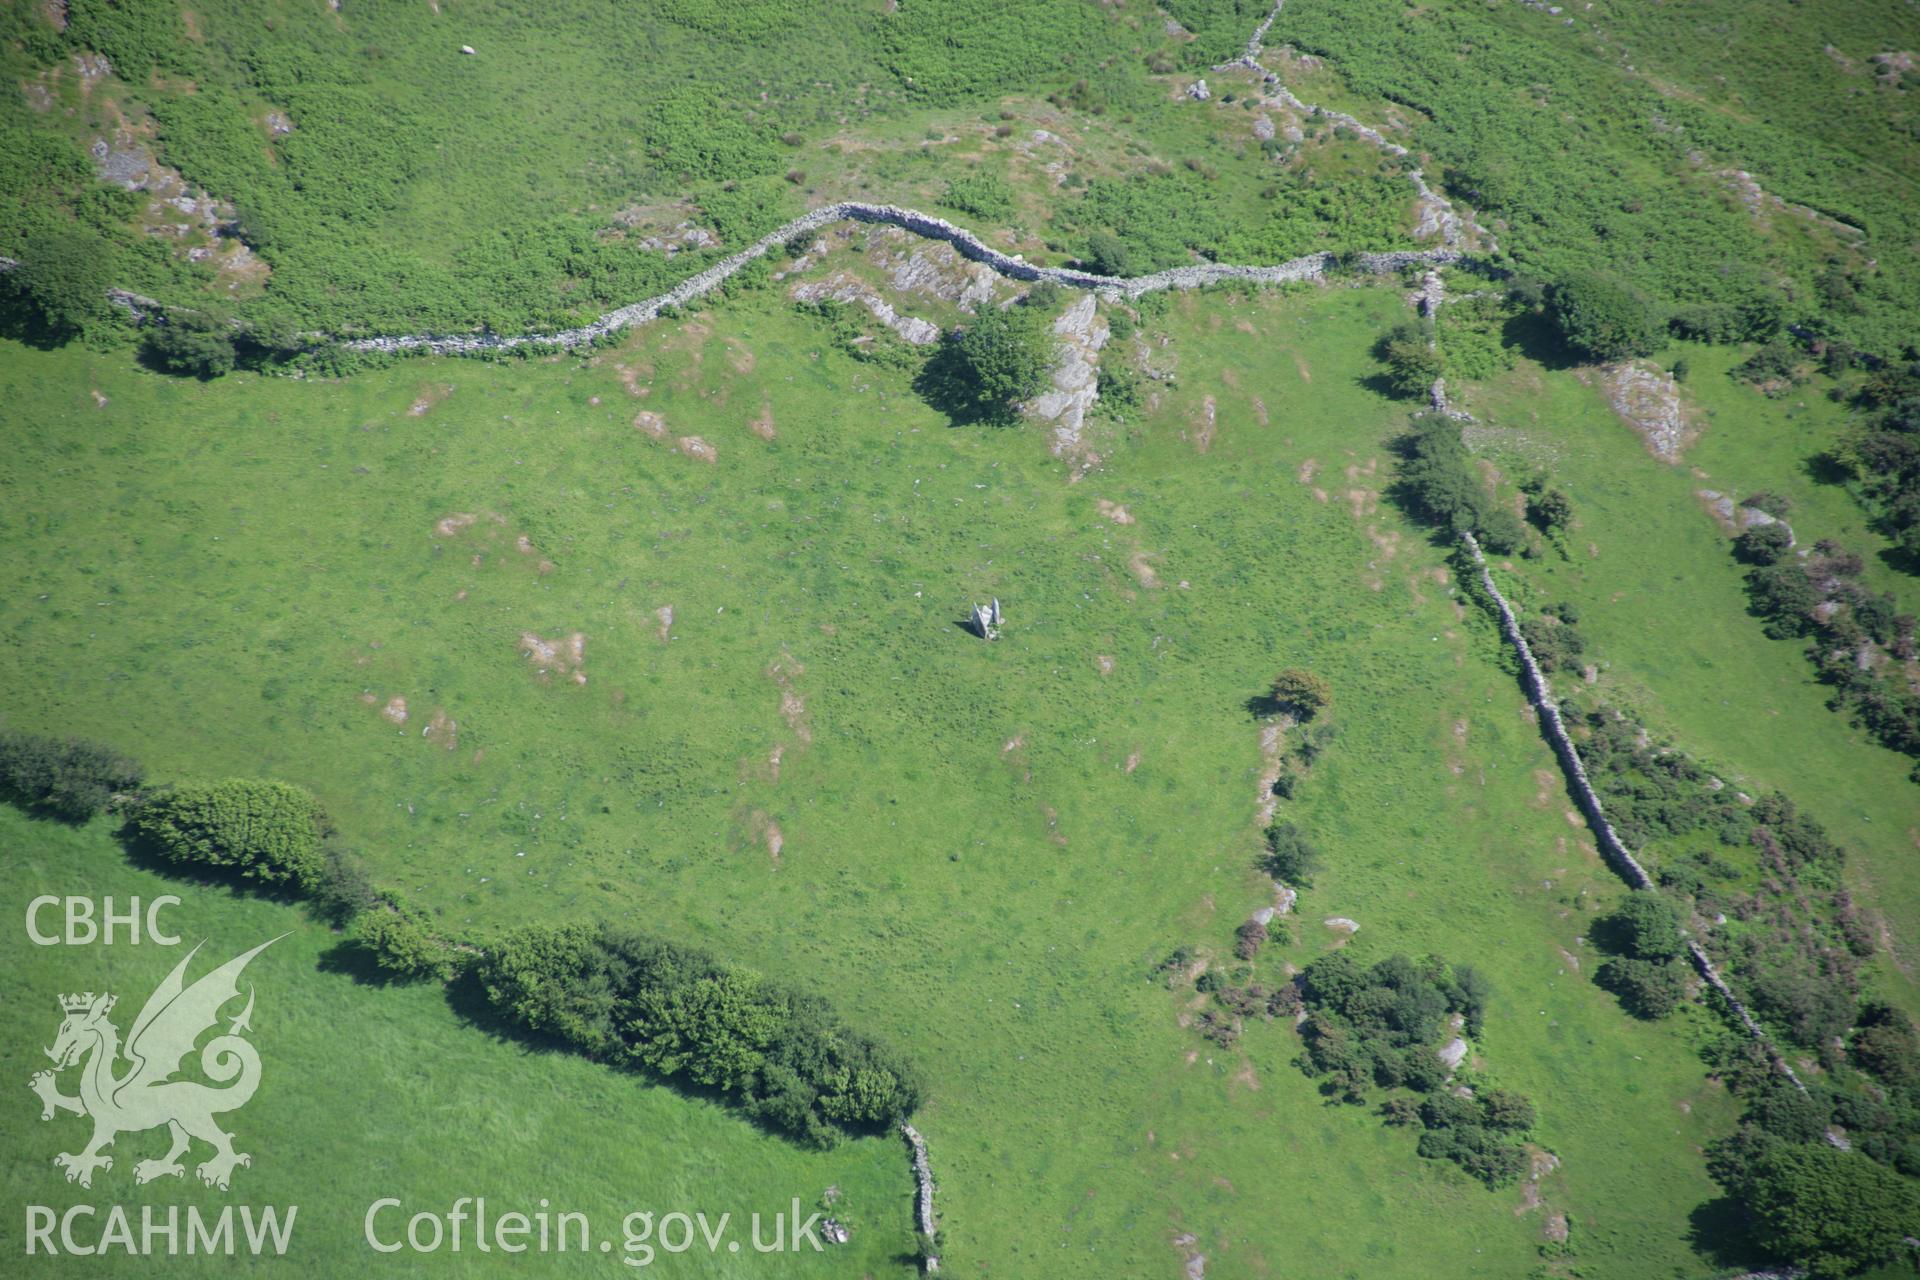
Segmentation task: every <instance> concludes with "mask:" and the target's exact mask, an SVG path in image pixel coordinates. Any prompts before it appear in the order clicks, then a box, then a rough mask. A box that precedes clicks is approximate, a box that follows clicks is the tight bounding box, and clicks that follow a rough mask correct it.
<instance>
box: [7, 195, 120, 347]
mask: <svg viewBox="0 0 1920 1280" xmlns="http://www.w3.org/2000/svg"><path fill="white" fill-rule="evenodd" d="M113 264H114V248H113V245H112V243H111V242H110V241H108V240H107V239H105V238H104V237H102V236H101V235H99V234H98V233H97V232H94V231H92V230H90V229H89V228H86V227H82V226H78V225H74V224H67V225H61V224H57V223H56V224H49V225H46V226H44V227H41V228H39V229H37V230H35V231H32V232H29V234H28V236H27V240H26V242H25V244H24V245H23V246H22V247H21V251H20V265H19V266H18V267H16V268H14V269H13V270H12V271H9V272H8V273H7V274H6V276H5V280H6V283H7V286H8V287H9V288H11V289H12V290H14V291H15V292H16V293H17V294H18V295H19V296H20V297H21V298H23V299H24V300H25V301H26V303H27V304H28V305H29V306H31V307H32V308H33V309H34V310H35V311H36V312H38V313H39V315H40V318H41V319H42V320H44V321H45V322H46V325H47V327H48V328H49V329H51V330H52V331H53V332H54V333H56V334H61V335H69V336H70V335H74V334H82V333H86V332H88V331H90V330H98V329H101V328H104V327H106V326H107V325H108V324H109V323H110V322H111V321H112V319H113V304H112V303H110V302H108V301H107V289H108V288H109V287H110V286H111V285H112V284H113Z"/></svg>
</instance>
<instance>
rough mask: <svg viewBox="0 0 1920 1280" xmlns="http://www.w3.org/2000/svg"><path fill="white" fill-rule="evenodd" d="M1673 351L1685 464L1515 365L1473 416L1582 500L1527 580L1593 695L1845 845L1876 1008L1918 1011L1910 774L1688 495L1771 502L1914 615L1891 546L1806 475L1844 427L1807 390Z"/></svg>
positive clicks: (1565, 384) (1588, 397) (1912, 597)
mask: <svg viewBox="0 0 1920 1280" xmlns="http://www.w3.org/2000/svg"><path fill="white" fill-rule="evenodd" d="M1668 354H1669V358H1671V357H1672V356H1675V355H1678V354H1685V355H1686V356H1687V357H1688V358H1689V360H1690V361H1691V363H1692V364H1693V366H1694V373H1693V375H1692V376H1691V377H1690V378H1689V379H1688V381H1687V384H1686V388H1685V398H1686V400H1687V401H1688V402H1689V403H1690V405H1691V406H1693V407H1694V409H1695V410H1696V411H1697V412H1698V413H1699V414H1700V415H1701V416H1700V419H1699V421H1700V422H1701V424H1702V427H1703V430H1702V432H1701V435H1700V437H1699V440H1698V441H1697V443H1695V444H1694V445H1693V446H1692V447H1691V448H1690V449H1688V451H1687V452H1686V455H1685V461H1684V463H1682V464H1680V465H1670V464H1665V463H1662V462H1660V461H1658V460H1657V459H1655V458H1654V457H1652V456H1651V455H1650V454H1648V453H1647V452H1646V450H1645V449H1644V448H1643V447H1642V446H1641V442H1640V439H1639V437H1638V436H1636V435H1635V434H1634V432H1633V431H1632V430H1630V429H1629V428H1628V427H1627V426H1626V425H1625V424H1623V423H1622V422H1621V421H1620V419H1619V418H1618V417H1617V416H1615V415H1614V413H1613V412H1612V410H1611V409H1609V408H1608V406H1607V404H1606V403H1605V401H1604V399H1603V398H1602V397H1601V395H1600V393H1599V391H1598V390H1597V389H1595V388H1593V387H1590V386H1586V385H1582V384H1581V383H1580V382H1579V381H1577V380H1575V379H1574V378H1572V377H1570V376H1568V375H1566V374H1564V373H1557V374H1545V373H1543V372H1542V371H1541V370H1540V368H1539V367H1538V366H1537V365H1533V364H1531V363H1528V362H1522V364H1521V365H1520V367H1518V368H1517V369H1516V370H1515V371H1514V372H1513V373H1512V374H1510V375H1508V376H1507V377H1506V378H1505V379H1503V380H1502V381H1500V382H1498V383H1496V384H1493V385H1490V386H1489V387H1487V388H1485V389H1484V391H1483V392H1482V393H1481V394H1480V395H1479V396H1477V397H1476V399H1475V400H1474V402H1473V404H1474V408H1475V411H1476V412H1478V413H1480V414H1481V416H1482V417H1483V419H1485V421H1486V423H1487V424H1488V426H1489V427H1490V428H1492V433H1493V435H1494V436H1495V437H1496V443H1495V445H1494V446H1493V448H1492V449H1491V453H1492V454H1493V455H1494V456H1499V457H1501V458H1502V459H1503V460H1505V461H1508V462H1510V463H1511V464H1512V469H1513V470H1514V471H1515V472H1516V474H1519V473H1521V472H1522V470H1523V468H1526V467H1528V466H1537V465H1541V464H1542V463H1547V464H1548V465H1550V467H1551V469H1552V471H1553V474H1554V476H1555V477H1556V479H1557V480H1558V481H1560V482H1561V483H1563V484H1565V485H1566V486H1567V487H1568V488H1569V490H1570V491H1571V492H1572V493H1573V494H1574V496H1575V501H1576V503H1577V504H1578V510H1579V525H1578V527H1577V528H1576V529H1575V530H1574V531H1573V533H1572V535H1571V536H1570V538H1569V544H1570V553H1571V554H1570V556H1569V557H1567V558H1564V559H1563V558H1560V557H1557V556H1548V557H1546V558H1544V559H1542V560H1539V561H1535V562H1533V563H1531V564H1530V565H1529V566H1528V568H1527V570H1526V574H1527V576H1528V577H1529V578H1531V579H1532V580H1533V581H1534V583H1535V585H1536V586H1537V587H1538V588H1539V589H1540V590H1541V592H1542V593H1543V594H1544V595H1545V596H1546V597H1548V598H1551V599H1560V600H1567V601H1570V602H1572V603H1575V604H1578V605H1580V606H1581V607H1582V611H1583V612H1582V623H1581V625H1582V628H1583V630H1585V631H1586V632H1587V633H1588V635H1589V636H1590V638H1591V639H1592V641H1593V642H1594V646H1595V653H1594V654H1593V655H1592V656H1593V657H1594V658H1595V659H1597V660H1598V661H1599V662H1601V663H1602V664H1603V666H1604V670H1603V672H1602V676H1601V685H1602V687H1603V689H1604V690H1605V691H1606V693H1607V695H1608V696H1610V697H1613V698H1615V699H1616V700H1618V701H1620V702H1622V703H1623V704H1624V705H1626V706H1629V707H1632V708H1634V709H1636V710H1638V711H1639V712H1641V713H1642V715H1643V717H1644V718H1645V719H1646V720H1647V722H1648V723H1649V724H1650V725H1652V726H1653V727H1654V728H1655V729H1656V730H1658V731H1659V732H1661V733H1664V734H1666V735H1667V736H1670V737H1671V738H1673V739H1674V740H1675V741H1676V742H1678V743H1679V744H1680V745H1682V746H1683V747H1685V748H1686V749H1687V750H1688V751H1690V752H1692V753H1693V754H1695V755H1697V756H1699V757H1700V758H1702V759H1704V760H1707V761H1709V762H1711V763H1712V764H1713V765H1714V766H1715V767H1716V768H1718V769H1722V770H1726V771H1728V773H1727V777H1728V778H1729V780H1730V781H1734V782H1737V783H1739V784H1740V785H1741V786H1742V787H1743V788H1744V789H1745V790H1748V791H1751V792H1754V793H1756V794H1758V792H1759V791H1760V790H1763V789H1768V788H1778V789H1781V790H1784V791H1786V792H1787V793H1789V794H1790V795H1793V796H1794V797H1796V799H1797V801H1798V802H1799V803H1801V804H1802V805H1803V806H1804V807H1806V808H1807V809H1808V810H1809V811H1811V812H1813V813H1814V814H1815V815H1816V816H1818V817H1819V819H1820V820H1821V821H1822V822H1823V823H1825V824H1826V825H1827V827H1828V829H1829V830H1830V831H1832V833H1833V834H1834V836H1835V838H1836V839H1839V840H1840V841H1841V842H1843V843H1844V844H1845V845H1846V846H1847V847H1848V849H1849V851H1850V852H1851V853H1852V854H1853V855H1854V860H1853V863H1852V866H1851V874H1852V876H1853V877H1854V884H1855V886H1856V892H1858V893H1859V895H1860V897H1861V899H1862V901H1863V902H1865V903H1867V904H1870V906H1871V908H1872V909H1873V910H1875V911H1877V912H1878V913H1879V914H1880V915H1881V916H1882V917H1883V918H1884V922H1885V924H1886V925H1887V929H1886V931H1885V932H1884V933H1883V934H1882V935H1881V940H1882V947H1883V949H1884V950H1885V952H1886V953H1887V955H1886V958H1887V959H1889V960H1890V962H1891V963H1886V964H1882V965H1881V967H1880V976H1881V978H1882V980H1883V981H1884V983H1885V993H1886V994H1888V995H1891V996H1893V997H1894V998H1896V999H1897V1000H1898V1001H1899V1002H1900V1003H1902V1004H1903V1005H1905V1006H1907V1007H1909V1008H1913V1007H1916V1004H1920V988H1916V986H1915V977H1914V970H1913V957H1912V954H1911V944H1910V943H1909V942H1907V941H1906V940H1907V939H1910V938H1911V937H1912V936H1913V931H1914V928H1915V926H1916V924H1917V923H1920V896H1916V886H1915V884H1914V882H1913V878H1912V875H1911V868H1912V865H1913V858H1914V856H1915V850H1916V848H1920V828H1916V826H1915V821H1914V815H1915V803H1914V788H1913V784H1912V783H1911V782H1909V781H1908V780H1907V774H1908V772H1909V771H1910V769H1911V763H1910V762H1909V761H1907V760H1906V759H1905V758H1904V757H1902V756H1900V755H1898V754H1896V753H1894V752H1892V751H1889V750H1887V749H1885V748H1883V747H1880V746H1877V745H1875V744H1874V743H1873V742H1872V741H1871V740H1870V739H1869V738H1868V736H1867V735H1866V734H1865V733H1863V732H1862V731H1860V730H1858V729H1856V728H1854V727H1853V726H1851V725H1850V724H1849V723H1848V720H1847V717H1846V716H1844V715H1842V714H1836V713H1835V712H1832V711H1829V710H1827V708H1826V703H1827V699H1828V696H1829V692H1830V691H1829V690H1828V689H1827V688H1826V687H1825V686H1823V685H1821V684H1819V683H1818V682H1817V681H1816V680H1815V679H1814V678H1813V669H1812V667H1811V666H1810V665H1809V664H1808V662H1807V660H1806V658H1805V656H1804V650H1805V647H1806V646H1805V644H1804V643H1801V642H1796V641H1787V640H1772V639H1769V638H1767V636H1766V635H1765V634H1764V633H1763V632H1762V630H1761V624H1760V620H1759V619H1758V618H1755V617H1752V616H1750V615H1749V614H1748V612H1747V597H1746V593H1745V591H1744V589H1743V587H1742V577H1743V574H1744V572H1745V570H1744V567H1743V566H1742V565H1741V564H1740V563H1739V562H1738V561H1736V560H1735V559H1734V557H1733V556H1732V554H1731V552H1730V549H1729V543H1728V538H1727V535H1726V533H1725V532H1723V531H1722V530H1721V529H1720V527H1719V526H1718V525H1717V524H1716V523H1715V522H1714V520H1713V518H1712V517H1711V516H1710V515H1709V514H1708V511H1707V509H1706V506H1705V504H1704V503H1702V502H1701V501H1700V500H1699V499H1698V498H1697V497H1695V492H1696V491H1697V490H1699V489H1703V488H1711V489H1714V490H1717V491H1721V492H1729V493H1735V494H1737V495H1739V496H1740V497H1742V498H1744V497H1745V496H1746V495H1748V494H1750V493H1754V492H1756V491H1758V490H1761V489H1771V490H1773V491H1775V492H1777V493H1780V494H1783V495H1785V496H1787V497H1789V498H1790V499H1791V500H1792V501H1793V503H1794V510H1793V513H1792V517H1791V518H1792V522H1793V525H1794V528H1795V531H1796V533H1797V535H1798V536H1799V537H1800V538H1801V540H1802V541H1804V542H1809V543H1810V542H1813V541H1816V540H1818V539H1820V538H1827V537H1831V538H1837V539H1839V540H1840V541H1841V542H1843V543H1845V544H1846V545H1848V546H1850V547H1855V548H1858V549H1860V550H1861V551H1863V552H1866V553H1868V554H1867V555H1866V560H1867V568H1866V572H1865V575H1864V580H1865V581H1867V582H1868V583H1870V584H1871V585H1872V587H1873V589H1874V590H1876V591H1889V592H1892V593H1893V595H1894V597H1895V599H1896V600H1897V601H1898V602H1899V604H1900V607H1901V609H1902V610H1903V611H1905V612H1912V611H1913V610H1914V609H1915V608H1916V607H1920V591H1917V590H1916V589H1915V587H1914V583H1913V580H1912V578H1911V577H1909V576H1907V575H1905V574H1901V573H1898V572H1896V571H1894V570H1893V569H1891V568H1890V567H1888V565H1887V564H1886V563H1885V561H1884V559H1883V558H1882V557H1881V556H1880V555H1878V554H1877V552H1878V551H1879V550H1880V549H1882V548H1884V547H1885V545H1886V544H1885V542H1884V540H1883V539H1881V538H1879V537H1878V536H1876V535H1875V534H1873V533H1871V532H1870V531H1869V530H1868V528H1867V522H1866V519H1865V517H1864V516H1863V515H1862V513H1861V511H1860V509H1859V507H1857V506H1856V505H1854V503H1853V502H1852V500H1851V499H1850V498H1849V497H1848V496H1847V494H1846V492H1845V490H1844V489H1842V488H1841V487H1839V486H1838V485H1836V484H1832V483H1823V482H1822V481H1821V480H1820V479H1818V478H1817V477H1819V476H1820V475H1821V472H1820V470H1819V468H1818V467H1817V466H1816V465H1815V464H1813V463H1812V461H1811V459H1812V457H1813V455H1814V454H1816V453H1818V452H1819V451H1820V450H1821V449H1823V448H1824V447H1826V446H1827V444H1828V442H1830V441H1832V440H1833V439H1834V438H1835V437H1836V436H1837V435H1838V434H1839V432H1840V430H1841V429H1842V428H1843V427H1844V425H1845V414H1844V411H1843V410H1842V409H1841V408H1840V407H1838V406H1836V405H1834V404H1833V403H1832V402H1831V401H1829V400H1827V399H1826V398H1825V397H1824V396H1823V395H1822V394H1821V388H1820V387H1818V386H1808V387H1805V388H1802V389H1800V392H1799V394H1795V395H1791V396H1788V397H1786V398H1784V399H1781V400H1769V399H1767V398H1766V397H1764V396H1761V395H1759V394H1758V393H1757V392H1755V391H1753V390H1752V389H1751V388H1749V387H1746V386H1745V385H1743V384H1741V383H1739V382H1737V381H1735V380H1733V379H1731V378H1728V377H1727V376H1726V370H1727V369H1728V368H1729V367H1731V366H1732V365H1733V364H1735V363H1737V360H1738V353H1735V352H1727V351H1724V350H1719V349H1714V348H1707V347H1697V346H1696V347H1689V348H1686V349H1684V351H1683V350H1682V349H1680V348H1676V349H1675V351H1674V352H1671V353H1668Z"/></svg>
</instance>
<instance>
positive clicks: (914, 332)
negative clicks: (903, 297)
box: [792, 272, 940, 347]
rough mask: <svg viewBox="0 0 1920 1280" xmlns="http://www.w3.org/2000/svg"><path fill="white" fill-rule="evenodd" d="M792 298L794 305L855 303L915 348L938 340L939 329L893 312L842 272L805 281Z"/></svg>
mask: <svg viewBox="0 0 1920 1280" xmlns="http://www.w3.org/2000/svg"><path fill="white" fill-rule="evenodd" d="M792 296H793V298H794V300H795V301H797V302H818V301H820V300H822V299H826V300H830V301H833V302H857V303H859V304H860V305H861V306H863V307H865V308H866V309H867V310H868V311H870V312H872V313H873V318H874V319H875V320H878V321H879V322H880V323H881V324H883V325H885V326H887V328H889V329H891V330H893V331H894V332H895V333H896V334H898V335H900V339H901V341H903V342H909V343H912V344H913V345H914V346H917V347H924V346H929V345H931V344H932V343H935V342H938V341H939V340H940V327H939V326H938V325H936V324H933V323H932V322H930V321H927V320H922V319H921V318H920V317H919V316H903V315H901V314H900V313H899V312H898V311H895V310H894V309H893V304H892V303H890V302H888V301H887V300H886V299H885V298H883V297H881V296H880V294H879V293H878V292H877V291H875V289H874V288H873V286H872V285H869V284H867V283H866V282H865V281H864V280H857V279H855V278H854V277H852V276H850V275H847V274H845V273H844V272H836V273H835V274H834V275H833V276H832V277H830V278H829V279H826V280H808V281H805V282H803V283H801V284H797V285H795V286H794V288H793V295H792Z"/></svg>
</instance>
